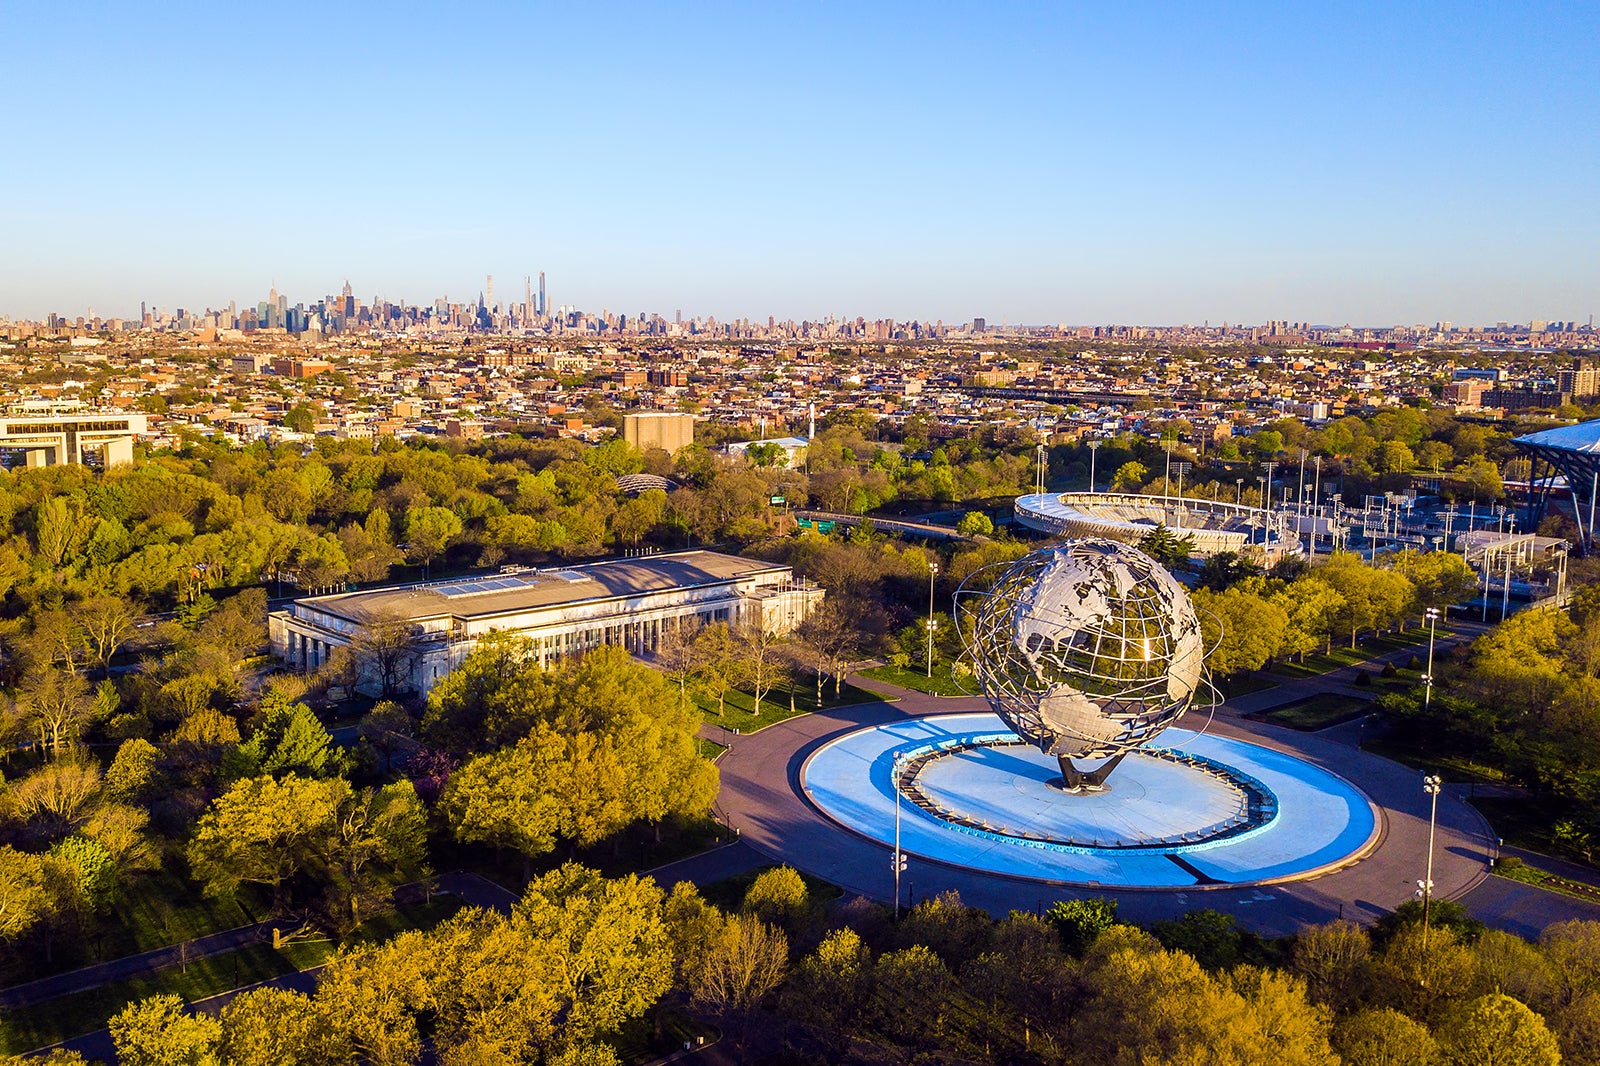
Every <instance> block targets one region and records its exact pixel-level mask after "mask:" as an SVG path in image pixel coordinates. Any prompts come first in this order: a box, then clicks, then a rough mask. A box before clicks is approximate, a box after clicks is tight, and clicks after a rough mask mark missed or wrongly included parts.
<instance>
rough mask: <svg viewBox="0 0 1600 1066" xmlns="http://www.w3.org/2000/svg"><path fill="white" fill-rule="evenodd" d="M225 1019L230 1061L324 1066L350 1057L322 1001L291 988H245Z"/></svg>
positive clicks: (224, 1047)
mask: <svg viewBox="0 0 1600 1066" xmlns="http://www.w3.org/2000/svg"><path fill="white" fill-rule="evenodd" d="M220 1020H221V1022H222V1043H221V1053H222V1055H221V1057H222V1061H223V1062H225V1063H227V1066H324V1064H327V1063H336V1062H345V1061H348V1060H349V1059H350V1057H351V1055H350V1049H349V1047H348V1046H347V1045H346V1044H345V1042H344V1041H343V1040H341V1039H340V1037H339V1034H338V1033H337V1032H336V1031H335V1029H334V1027H333V1026H332V1025H331V1024H330V1019H329V1018H327V1017H326V1016H325V1015H324V1014H323V1012H322V1010H321V1009H320V1006H319V1004H318V1003H317V1001H315V1000H313V999H312V998H310V997H309V996H307V995H305V994H303V993H301V992H296V991H294V990H292V989H284V988H272V987H270V986H269V987H263V988H254V989H251V990H249V991H247V992H241V993H239V994H238V995H237V996H234V997H233V999H231V1000H229V1001H228V1004H227V1005H226V1006H225V1007H223V1008H222V1013H221V1015H220Z"/></svg>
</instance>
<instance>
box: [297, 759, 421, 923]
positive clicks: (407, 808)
mask: <svg viewBox="0 0 1600 1066" xmlns="http://www.w3.org/2000/svg"><path fill="white" fill-rule="evenodd" d="M427 834H428V827H427V812H426V811H425V810H424V809H423V806H422V801H421V800H419V799H418V798H417V790H416V788H415V787H414V786H413V785H412V784H411V782H409V781H397V782H395V783H393V784H389V785H385V786H383V787H382V788H364V789H361V790H359V791H357V792H353V793H352V794H351V795H350V796H349V797H348V798H346V799H345V800H344V801H343V802H342V803H340V804H339V806H338V808H337V810H336V811H335V818H334V827H333V832H332V834H330V835H329V836H328V837H327V838H325V839H324V840H323V841H321V842H320V843H319V845H318V850H319V852H320V855H319V858H320V861H321V866H322V868H323V870H324V871H325V876H326V878H327V881H328V885H329V893H328V894H329V909H330V911H331V912H332V914H333V917H334V925H335V927H336V928H341V929H349V928H354V927H355V926H356V925H359V924H360V923H361V921H362V920H363V918H364V917H365V915H366V913H367V912H368V911H370V910H372V909H373V908H374V907H375V906H376V905H377V904H378V903H379V902H381V901H382V900H383V899H384V898H385V897H386V896H387V895H388V891H389V890H390V889H391V888H393V887H394V886H395V885H396V884H398V883H400V882H401V881H402V880H407V879H410V878H413V877H416V876H418V875H420V874H421V873H422V872H423V870H424V865H425V862H424V860H425V858H426V844H427Z"/></svg>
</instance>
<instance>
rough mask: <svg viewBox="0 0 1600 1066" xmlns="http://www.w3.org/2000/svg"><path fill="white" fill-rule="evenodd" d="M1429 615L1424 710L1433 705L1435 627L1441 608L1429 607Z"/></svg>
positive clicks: (1423, 680)
mask: <svg viewBox="0 0 1600 1066" xmlns="http://www.w3.org/2000/svg"><path fill="white" fill-rule="evenodd" d="M1427 615H1428V672H1427V673H1425V674H1423V675H1422V686H1423V687H1422V708H1423V710H1427V709H1428V707H1429V706H1431V705H1432V703H1433V627H1434V624H1435V623H1437V622H1438V621H1439V608H1437V607H1429V608H1428V610H1427Z"/></svg>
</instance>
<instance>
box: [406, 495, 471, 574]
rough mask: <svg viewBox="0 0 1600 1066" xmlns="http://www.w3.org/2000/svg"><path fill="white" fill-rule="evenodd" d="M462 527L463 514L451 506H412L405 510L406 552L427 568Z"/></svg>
mask: <svg viewBox="0 0 1600 1066" xmlns="http://www.w3.org/2000/svg"><path fill="white" fill-rule="evenodd" d="M462 529H463V526H462V524H461V518H460V516H459V515H457V514H456V513H455V512H454V511H452V510H450V509H449V508H448V507H413V508H411V509H409V510H408V511H406V542H407V544H408V545H409V546H408V547H407V549H406V553H407V554H408V555H409V556H410V557H411V558H412V559H414V560H416V561H417V562H419V563H421V564H422V566H423V570H424V572H426V570H427V568H428V567H429V566H431V565H432V564H433V561H434V560H435V559H437V558H439V556H441V555H443V554H444V550H445V548H447V547H448V546H449V545H450V542H451V541H452V540H454V539H455V538H456V537H459V536H460V535H461V531H462Z"/></svg>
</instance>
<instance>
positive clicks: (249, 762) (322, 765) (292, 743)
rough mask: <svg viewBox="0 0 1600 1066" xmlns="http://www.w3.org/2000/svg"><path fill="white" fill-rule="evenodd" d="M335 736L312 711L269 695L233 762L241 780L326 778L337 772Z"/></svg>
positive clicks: (235, 774) (235, 753) (262, 703)
mask: <svg viewBox="0 0 1600 1066" xmlns="http://www.w3.org/2000/svg"><path fill="white" fill-rule="evenodd" d="M332 745H333V737H332V736H330V735H329V733H328V731H327V729H325V728H324V727H323V725H322V723H321V722H320V721H318V720H317V716H316V715H315V714H313V713H312V712H311V708H310V707H307V706H306V705H305V704H303V703H295V702H291V701H290V700H289V699H288V698H287V697H285V696H283V695H281V694H279V693H273V692H269V693H268V694H267V695H266V697H265V698H263V699H262V701H261V711H260V713H259V714H258V715H257V716H256V724H255V729H254V730H253V731H252V732H251V734H250V739H249V740H246V741H245V742H243V743H242V744H240V745H239V746H238V748H237V749H235V751H234V752H233V753H232V756H231V758H230V760H229V763H230V766H229V769H230V770H231V771H232V773H233V774H234V776H237V777H255V776H257V775H259V774H271V775H273V776H275V777H276V776H282V775H284V774H299V775H300V776H302V777H326V776H328V775H329V774H331V773H333V771H334V769H335V762H336V760H335V756H334V752H333V748H332Z"/></svg>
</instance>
